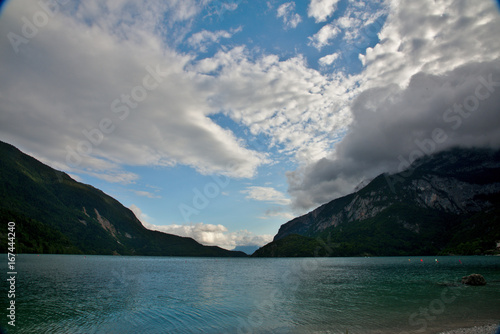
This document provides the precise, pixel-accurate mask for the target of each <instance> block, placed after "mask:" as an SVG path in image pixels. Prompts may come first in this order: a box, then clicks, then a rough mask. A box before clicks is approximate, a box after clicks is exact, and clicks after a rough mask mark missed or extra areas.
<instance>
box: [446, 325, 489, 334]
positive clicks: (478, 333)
mask: <svg viewBox="0 0 500 334" xmlns="http://www.w3.org/2000/svg"><path fill="white" fill-rule="evenodd" d="M497 329H498V326H497V325H487V326H476V327H471V328H460V329H455V330H452V331H449V332H442V333H440V334H496V333H497Z"/></svg>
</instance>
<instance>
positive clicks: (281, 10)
mask: <svg viewBox="0 0 500 334" xmlns="http://www.w3.org/2000/svg"><path fill="white" fill-rule="evenodd" d="M276 16H277V17H278V18H282V19H283V24H284V25H285V27H286V28H296V27H297V25H298V24H299V23H300V22H301V21H302V18H301V17H300V15H299V14H297V13H295V2H293V1H292V2H286V3H284V4H282V5H281V6H279V7H278V11H277V15H276Z"/></svg>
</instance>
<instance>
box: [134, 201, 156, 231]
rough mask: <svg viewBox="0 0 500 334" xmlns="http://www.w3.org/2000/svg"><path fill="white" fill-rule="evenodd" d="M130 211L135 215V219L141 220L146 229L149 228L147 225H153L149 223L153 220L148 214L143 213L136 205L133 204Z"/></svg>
mask: <svg viewBox="0 0 500 334" xmlns="http://www.w3.org/2000/svg"><path fill="white" fill-rule="evenodd" d="M129 209H130V210H131V211H132V212H133V213H134V215H135V217H136V218H137V219H139V221H140V222H141V223H142V225H144V227H147V226H146V225H151V224H150V223H148V221H151V220H152V218H151V217H150V216H148V215H147V214H145V213H143V212H142V210H141V209H140V208H139V207H138V206H137V205H135V204H132V205H131V206H130V207H129Z"/></svg>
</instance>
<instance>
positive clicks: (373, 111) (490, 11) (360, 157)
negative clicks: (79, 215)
mask: <svg viewBox="0 0 500 334" xmlns="http://www.w3.org/2000/svg"><path fill="white" fill-rule="evenodd" d="M499 34H500V15H499V13H498V10H497V8H495V4H494V3H493V2H490V1H481V2H471V1H453V0H447V1H441V2H434V1H431V0H429V1H419V2H411V3H405V4H404V5H403V4H401V3H400V2H399V1H393V2H391V6H390V14H389V16H388V18H387V20H386V22H385V25H384V27H383V29H382V30H381V32H380V33H379V38H380V42H379V43H378V44H377V45H376V46H374V47H373V48H369V49H367V51H366V55H364V56H360V58H361V60H362V61H363V64H364V69H363V71H362V72H361V73H360V74H359V75H357V76H356V77H353V79H354V80H355V81H356V82H358V83H359V84H360V87H359V88H358V89H357V92H356V93H357V95H356V96H357V97H356V99H355V100H354V101H353V102H352V103H351V104H350V108H349V109H350V111H351V112H352V115H353V117H354V119H353V122H352V123H351V125H350V128H349V131H348V132H347V135H346V136H345V137H344V138H343V140H342V141H341V142H340V143H338V144H337V145H336V147H335V151H332V152H330V154H328V155H327V156H325V157H324V158H322V159H318V160H317V161H315V162H314V163H310V164H304V165H302V166H301V167H300V168H299V169H297V170H296V171H294V172H290V173H288V175H287V176H288V181H289V193H290V194H291V196H292V199H293V205H294V206H295V208H298V210H301V212H304V210H307V209H310V208H311V207H315V206H318V205H320V204H323V203H325V202H328V201H330V200H332V199H334V198H336V197H339V196H342V195H345V194H347V193H349V192H351V191H352V190H353V189H354V188H355V186H356V185H357V184H359V183H360V182H361V181H362V180H366V179H371V178H373V177H374V176H376V175H378V174H380V173H382V172H386V171H397V170H399V167H400V166H401V164H402V163H401V159H406V160H411V159H410V154H412V153H414V152H416V151H417V150H421V148H420V146H419V144H418V143H420V145H422V143H423V142H425V143H427V150H428V151H433V152H437V151H440V150H443V149H446V148H449V147H452V146H455V145H459V146H468V147H470V146H479V147H496V148H498V147H500V136H499V134H498V129H499V128H500V123H499V121H500V118H498V117H497V116H498V113H497V111H498V105H499V104H500V101H499V100H498V96H500V95H498V94H491V95H490V96H489V98H487V99H485V100H484V101H483V100H481V102H480V103H479V104H478V106H477V112H474V113H469V112H465V113H464V115H465V116H463V115H461V114H460V111H459V110H458V109H457V110H458V111H455V106H456V105H460V104H462V105H463V104H464V103H466V100H465V99H467V98H469V100H467V101H469V103H471V102H470V101H475V100H474V96H475V95H474V94H476V89H477V87H478V85H480V84H481V80H483V81H484V80H491V81H494V82H500V62H499V59H500V43H499V42H498V39H497V36H498V35H499ZM481 78H483V79H481ZM492 85H493V86H494V85H496V84H490V86H492ZM490 88H491V89H497V88H496V87H490ZM499 88H500V87H499ZM481 89H482V90H481V91H480V92H483V93H485V89H486V88H484V87H483V88H481ZM471 96H472V97H471ZM436 129H442V130H443V131H445V134H446V140H444V141H443V142H442V143H439V145H438V144H436V143H434V146H433V145H431V144H430V143H429V142H428V140H430V139H431V138H432V136H433V132H434V131H435V130H436ZM431 148H432V150H431Z"/></svg>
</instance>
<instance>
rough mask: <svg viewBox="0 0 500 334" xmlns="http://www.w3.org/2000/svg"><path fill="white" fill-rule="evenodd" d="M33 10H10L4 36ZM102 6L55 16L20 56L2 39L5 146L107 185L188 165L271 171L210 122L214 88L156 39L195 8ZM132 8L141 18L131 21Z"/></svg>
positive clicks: (237, 172)
mask: <svg viewBox="0 0 500 334" xmlns="http://www.w3.org/2000/svg"><path fill="white" fill-rule="evenodd" d="M127 3H128V2H127ZM36 6H37V4H36V3H32V2H29V1H27V2H24V1H16V2H11V3H9V6H8V7H7V8H6V10H5V12H4V13H3V16H2V20H0V29H1V31H13V32H17V33H19V34H20V33H21V32H20V29H21V24H20V22H22V21H20V20H19V18H20V17H22V16H27V17H29V16H30V13H32V12H33V11H35V10H38V7H36ZM99 6H105V5H103V4H101V3H100V2H92V1H88V2H85V5H81V6H80V7H78V8H76V9H75V10H76V14H75V13H73V16H71V17H70V16H67V15H66V14H65V13H64V12H60V13H57V15H54V17H53V18H51V19H50V22H48V24H47V25H46V26H44V27H43V30H42V29H40V32H39V34H38V35H37V36H36V37H34V38H33V39H31V40H30V41H29V43H28V44H26V45H25V44H22V45H20V46H19V49H20V52H19V54H16V53H15V52H14V50H13V48H12V46H11V45H10V43H9V40H8V39H2V42H1V43H2V46H1V47H0V58H1V59H2V62H1V65H0V73H1V76H2V81H1V83H0V91H1V92H2V94H1V95H0V101H1V104H0V105H1V106H2V107H1V108H2V112H1V114H0V119H1V121H2V122H1V124H2V125H0V134H1V136H2V138H4V139H5V140H9V141H10V142H12V143H14V144H17V145H19V146H23V147H24V148H26V149H27V150H28V151H33V152H39V155H40V156H43V157H44V158H45V161H50V162H51V163H50V165H52V166H54V165H56V164H58V165H59V166H60V165H61V164H65V165H66V166H65V168H62V169H63V170H66V171H68V172H71V173H73V174H78V173H80V174H89V175H92V176H96V177H100V178H102V179H105V180H107V181H110V182H115V181H118V182H122V183H131V182H133V181H134V180H135V179H136V178H137V175H135V174H133V173H129V172H126V171H124V170H123V167H122V166H124V165H149V166H151V165H153V166H155V165H156V166H172V165H175V164H184V165H188V166H192V167H193V168H195V169H196V170H198V171H199V172H200V173H205V174H207V173H222V174H225V175H229V176H233V177H251V176H253V175H254V174H255V172H256V169H257V167H258V166H260V165H262V164H264V163H267V162H269V160H268V159H267V157H266V155H265V154H263V153H258V152H255V151H252V150H249V149H247V148H246V147H245V144H244V143H243V142H241V140H240V139H238V138H237V137H236V136H235V135H234V134H233V133H231V132H230V131H228V130H225V129H223V128H221V127H220V126H218V125H217V124H215V123H214V122H213V121H212V120H211V119H210V118H209V117H208V115H210V114H211V113H213V112H215V111H218V110H219V109H214V108H217V107H216V106H215V107H213V106H211V105H210V104H209V103H207V101H208V100H209V99H210V96H212V95H213V94H214V92H213V90H212V89H211V88H210V86H209V82H210V80H211V79H210V78H207V77H204V76H200V75H197V74H196V73H194V72H188V71H186V65H187V64H188V63H189V62H191V61H192V59H191V57H190V56H185V55H182V54H179V53H177V52H175V51H173V50H171V49H169V48H168V47H166V46H165V45H164V44H163V42H162V41H161V39H160V38H159V37H158V36H157V35H155V34H154V33H153V32H154V31H155V29H154V27H152V25H154V23H155V22H161V20H160V19H161V18H162V17H163V15H164V13H165V11H166V12H167V13H168V15H170V16H172V15H174V16H176V17H177V18H178V20H186V19H190V18H192V15H194V14H193V13H194V12H196V10H198V9H196V10H194V9H193V10H194V11H193V10H191V9H189V8H188V7H186V5H184V4H181V2H178V1H171V2H168V3H167V4H166V5H165V6H163V7H162V6H160V7H161V8H156V7H154V6H153V5H150V4H149V5H146V4H145V5H144V7H140V5H138V4H135V3H133V4H131V5H130V6H121V5H120V6H117V8H118V9H117V10H118V13H115V12H113V11H109V10H102V8H100V7H99ZM138 6H139V7H138ZM148 6H149V7H148ZM158 6H159V5H158ZM130 8H132V10H131V11H132V12H131V13H129V12H128V11H129V10H130ZM134 8H136V9H137V11H140V10H141V9H142V10H144V12H141V15H140V16H138V17H135V16H133V15H134V14H133V13H134V12H135V10H134ZM120 10H122V12H120ZM118 18H123V19H122V21H120V20H118ZM128 19H130V20H132V21H133V22H134V24H132V25H130V26H128V25H127V24H125V23H126V22H127V20H128ZM81 69H85V70H84V71H82V70H81ZM146 86H147V87H149V88H146ZM165 101H168V103H166V102H165ZM105 132H106V133H105ZM68 161H69V162H70V163H68Z"/></svg>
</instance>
